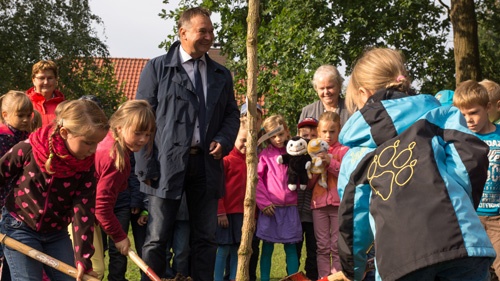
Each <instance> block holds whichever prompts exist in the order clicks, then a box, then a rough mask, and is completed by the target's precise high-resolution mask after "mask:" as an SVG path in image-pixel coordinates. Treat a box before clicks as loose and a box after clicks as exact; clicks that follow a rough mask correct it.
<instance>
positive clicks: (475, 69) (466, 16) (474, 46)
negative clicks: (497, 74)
mask: <svg viewBox="0 0 500 281" xmlns="http://www.w3.org/2000/svg"><path fill="white" fill-rule="evenodd" d="M450 19H451V24H452V26H453V45H454V51H455V78H456V83H457V85H458V84H459V83H460V82H462V81H465V80H469V79H473V80H476V81H479V80H481V79H482V75H481V67H480V63H479V43H478V42H479V41H478V36H477V19H476V10H475V6H474V1H473V0H451V12H450Z"/></svg>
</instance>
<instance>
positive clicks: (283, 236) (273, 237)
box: [256, 115, 302, 281]
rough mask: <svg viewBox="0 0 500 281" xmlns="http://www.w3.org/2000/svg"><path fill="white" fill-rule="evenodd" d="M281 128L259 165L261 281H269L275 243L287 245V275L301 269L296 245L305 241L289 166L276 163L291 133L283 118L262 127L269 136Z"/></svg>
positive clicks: (266, 120)
mask: <svg viewBox="0 0 500 281" xmlns="http://www.w3.org/2000/svg"><path fill="white" fill-rule="evenodd" d="M280 125H283V128H284V130H282V131H281V132H280V133H278V134H276V135H275V136H273V137H271V138H270V139H269V140H268V141H269V145H268V146H267V147H266V148H265V149H264V150H263V151H262V152H261V153H260V154H259V164H258V166H257V174H258V178H259V179H258V184H257V189H256V201H257V207H258V208H259V219H258V221H257V237H258V238H260V239H261V240H262V252H261V257H260V276H261V280H262V281H269V279H270V272H271V258H272V255H273V250H274V243H283V244H284V249H285V253H286V263H287V270H288V274H293V273H295V272H297V271H298V270H299V262H298V259H297V251H296V248H295V247H296V246H295V244H296V243H297V242H299V241H300V240H302V237H301V236H302V227H301V224H300V218H299V212H298V211H297V192H296V191H292V190H290V189H289V188H288V177H287V169H288V167H287V166H286V165H282V164H279V163H278V162H277V158H278V156H281V155H283V154H285V153H286V149H285V146H286V143H287V141H288V140H289V139H290V131H289V129H288V126H287V124H286V123H285V120H284V118H283V117H282V116H280V115H273V116H270V117H268V118H266V119H265V120H264V124H263V126H264V130H265V131H266V133H267V132H270V131H272V130H274V129H276V128H277V127H278V126H280Z"/></svg>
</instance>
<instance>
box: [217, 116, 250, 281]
mask: <svg viewBox="0 0 500 281" xmlns="http://www.w3.org/2000/svg"><path fill="white" fill-rule="evenodd" d="M247 134H248V131H247V128H246V122H241V123H240V130H239V132H238V136H237V137H236V142H235V143H234V148H233V150H231V152H230V153H229V155H227V156H226V157H224V174H225V179H226V194H225V195H224V197H222V198H221V199H219V208H218V210H217V221H218V225H217V233H216V239H217V244H219V247H218V249H217V256H216V260H215V272H214V280H215V281H222V280H224V269H225V268H226V260H227V257H228V256H229V257H230V262H229V264H230V266H229V268H230V273H229V280H235V279H236V268H237V265H238V248H239V245H240V242H241V227H242V226H243V201H244V200H245V190H246V178H247V165H246V146H245V143H246V141H247Z"/></svg>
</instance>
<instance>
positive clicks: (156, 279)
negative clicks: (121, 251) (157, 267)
mask: <svg viewBox="0 0 500 281" xmlns="http://www.w3.org/2000/svg"><path fill="white" fill-rule="evenodd" d="M128 256H129V258H130V259H131V260H132V261H133V262H134V263H135V264H137V266H138V267H139V268H140V269H141V270H142V271H144V273H146V275H147V276H148V277H149V279H151V280H152V281H161V278H160V277H159V276H158V275H156V273H155V272H154V271H153V270H152V269H151V268H150V267H149V266H148V265H147V264H146V263H145V262H144V261H143V260H142V259H141V258H140V257H139V256H138V255H137V254H136V253H135V252H134V251H132V250H129V251H128Z"/></svg>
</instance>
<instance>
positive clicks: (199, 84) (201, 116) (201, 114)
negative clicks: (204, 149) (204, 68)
mask: <svg viewBox="0 0 500 281" xmlns="http://www.w3.org/2000/svg"><path fill="white" fill-rule="evenodd" d="M199 66H200V59H195V60H194V61H193V68H194V86H195V90H196V95H197V96H198V101H199V103H200V110H199V111H198V123H199V125H200V139H201V143H202V146H203V145H204V144H205V116H206V108H205V93H204V92H203V81H202V80H201V74H200V68H199Z"/></svg>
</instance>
